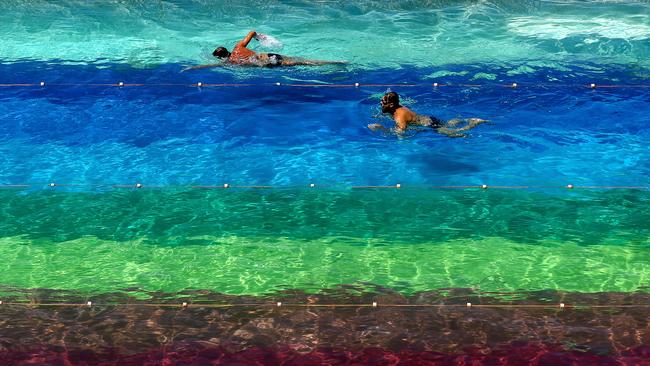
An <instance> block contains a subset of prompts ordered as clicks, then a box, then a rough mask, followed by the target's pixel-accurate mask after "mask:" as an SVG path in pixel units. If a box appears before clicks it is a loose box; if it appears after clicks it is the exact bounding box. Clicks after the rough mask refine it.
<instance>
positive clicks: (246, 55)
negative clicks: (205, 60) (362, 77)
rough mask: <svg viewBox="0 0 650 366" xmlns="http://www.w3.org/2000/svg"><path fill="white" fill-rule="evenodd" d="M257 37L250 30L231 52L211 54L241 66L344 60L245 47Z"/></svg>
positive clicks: (287, 64)
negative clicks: (268, 51)
mask: <svg viewBox="0 0 650 366" xmlns="http://www.w3.org/2000/svg"><path fill="white" fill-rule="evenodd" d="M256 37H257V32H255V31H251V32H249V33H248V35H247V36H246V37H244V39H242V40H241V41H239V43H237V45H235V48H233V50H232V52H230V51H228V49H226V48H225V47H218V48H217V49H215V50H214V52H212V56H214V57H216V58H219V59H221V60H223V61H224V63H225V64H231V65H242V66H259V67H278V66H322V65H342V64H346V63H347V62H346V61H321V60H307V59H303V58H300V57H288V56H282V55H278V54H277V53H262V52H260V53H258V52H255V51H252V50H249V49H248V48H246V47H247V46H248V43H250V41H251V40H252V39H253V38H256ZM224 63H220V64H210V65H200V66H193V67H188V68H186V69H184V70H183V71H187V70H196V69H205V68H209V67H218V66H223V65H224Z"/></svg>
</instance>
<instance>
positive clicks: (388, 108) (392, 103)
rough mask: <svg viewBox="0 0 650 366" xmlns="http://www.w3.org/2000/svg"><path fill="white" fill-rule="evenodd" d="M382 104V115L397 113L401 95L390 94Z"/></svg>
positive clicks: (383, 98) (385, 96)
mask: <svg viewBox="0 0 650 366" xmlns="http://www.w3.org/2000/svg"><path fill="white" fill-rule="evenodd" d="M379 103H380V104H381V111H382V113H395V110H397V108H399V107H401V106H400V105H399V95H398V94H397V93H395V92H388V93H386V94H384V96H383V97H382V98H381V101H380V102H379Z"/></svg>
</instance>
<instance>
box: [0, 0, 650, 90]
mask: <svg viewBox="0 0 650 366" xmlns="http://www.w3.org/2000/svg"><path fill="white" fill-rule="evenodd" d="M0 8H2V9H3V11H2V13H0V33H1V34H3V42H2V44H0V55H1V56H0V58H2V59H3V60H5V61H19V60H44V61H53V60H56V62H57V63H72V64H75V63H87V62H92V63H98V64H101V63H111V62H118V63H127V64H130V65H134V66H138V67H152V66H155V65H161V64H165V63H182V64H196V63H205V62H210V61H211V60H212V57H211V56H210V53H211V52H212V50H213V49H214V47H215V46H217V45H222V44H223V45H226V46H231V45H232V44H234V43H235V42H236V41H238V40H239V39H240V38H241V37H243V36H244V35H245V34H246V32H247V31H248V30H250V29H255V30H257V31H259V32H261V33H268V34H272V35H274V36H276V37H277V38H279V39H280V40H281V41H282V42H283V43H284V45H285V47H284V49H283V50H282V53H284V54H287V55H296V56H304V57H312V58H320V59H344V60H348V61H350V62H351V64H352V66H351V67H353V68H359V69H372V68H377V67H388V68H400V67H403V66H405V65H411V66H417V67H422V66H440V67H441V68H440V70H438V71H436V72H434V73H432V75H431V76H432V77H435V76H440V75H445V74H446V73H448V72H449V70H445V67H444V66H448V65H459V64H460V65H465V64H476V63H489V64H498V65H503V64H516V66H515V67H513V68H512V70H511V73H512V74H513V75H517V74H522V73H528V72H531V71H533V70H535V69H537V68H540V67H551V68H553V69H557V70H564V67H565V66H566V65H567V64H571V65H576V64H580V63H607V64H616V65H625V67H628V68H630V69H631V70H633V71H634V72H636V73H638V74H639V75H645V76H646V77H647V76H648V72H649V71H648V68H649V67H650V61H649V60H650V57H649V56H650V41H649V39H650V15H648V14H650V12H649V11H648V3H647V2H646V1H626V2H621V1H615V2H600V1H527V0H526V1H517V0H514V1H408V2H388V3H385V2H382V1H355V2H348V1H282V2H280V1H259V0H258V1H233V2H222V1H217V2H203V1H145V2H140V1H110V2H101V3H98V2H86V1H69V0H65V1H56V2H54V1H20V2H16V1H10V0H9V1H8V0H3V1H1V2H0ZM465 71H468V70H455V71H453V72H456V73H458V72H460V73H463V72H465ZM467 77H468V78H474V79H490V78H492V77H493V75H490V73H485V74H483V73H480V72H472V73H469V74H468V75H467Z"/></svg>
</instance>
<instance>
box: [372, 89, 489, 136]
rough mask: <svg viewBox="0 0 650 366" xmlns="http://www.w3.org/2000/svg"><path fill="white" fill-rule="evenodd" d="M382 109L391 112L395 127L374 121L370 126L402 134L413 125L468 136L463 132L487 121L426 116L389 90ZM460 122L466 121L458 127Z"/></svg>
mask: <svg viewBox="0 0 650 366" xmlns="http://www.w3.org/2000/svg"><path fill="white" fill-rule="evenodd" d="M380 103H381V111H382V113H387V114H389V115H390V116H391V117H392V119H393V120H394V121H395V129H394V130H393V129H389V128H386V127H384V126H382V125H380V124H379V123H372V124H369V125H368V128H369V129H371V130H373V131H385V132H392V131H394V132H397V133H398V134H401V133H403V132H405V131H406V130H407V129H408V128H409V127H411V126H421V127H431V128H433V129H435V130H436V132H438V133H440V134H443V135H446V136H448V137H467V135H465V134H464V133H463V132H465V131H469V130H471V129H472V128H474V127H476V126H478V125H480V124H481V123H485V122H487V121H486V120H484V119H480V118H467V119H457V118H454V119H450V120H449V121H447V122H445V121H442V120H440V119H438V118H436V117H433V116H425V115H422V114H417V113H415V112H413V111H412V110H410V109H408V108H406V107H404V106H402V105H401V104H399V95H398V94H397V93H395V92H388V93H386V94H385V95H384V96H383V97H382V98H381V101H380ZM460 123H465V126H461V127H458V125H459V124H460Z"/></svg>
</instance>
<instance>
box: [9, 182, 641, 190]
mask: <svg viewBox="0 0 650 366" xmlns="http://www.w3.org/2000/svg"><path fill="white" fill-rule="evenodd" d="M31 187H42V188H43V187H47V188H57V187H89V188H92V187H95V188H101V187H106V188H116V189H131V188H137V189H142V188H155V189H228V188H233V189H237V188H239V189H299V188H317V187H318V188H325V189H353V190H355V189H402V188H407V189H411V190H413V189H420V190H428V189H440V190H446V189H482V190H487V189H502V190H515V189H521V190H526V189H531V190H533V189H569V190H580V189H583V190H598V189H607V190H613V189H630V190H647V189H650V186H633V185H626V186H616V185H602V186H600V185H585V186H577V185H573V184H567V185H565V186H560V185H494V186H492V185H488V184H474V185H406V186H404V185H402V184H401V183H397V184H394V185H352V186H349V185H337V184H322V185H321V184H315V183H310V184H306V185H286V186H274V185H260V184H257V185H232V184H229V183H224V184H221V185H200V184H199V185H145V184H143V183H132V184H109V183H99V184H97V183H87V184H86V183H54V182H50V183H25V184H0V189H12V188H16V189H21V188H31Z"/></svg>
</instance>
